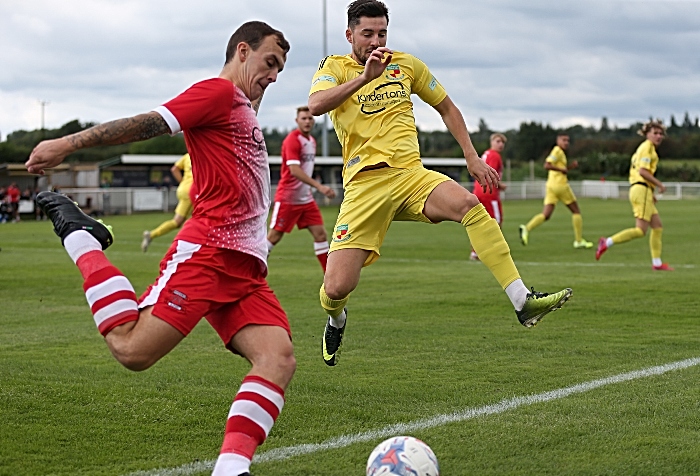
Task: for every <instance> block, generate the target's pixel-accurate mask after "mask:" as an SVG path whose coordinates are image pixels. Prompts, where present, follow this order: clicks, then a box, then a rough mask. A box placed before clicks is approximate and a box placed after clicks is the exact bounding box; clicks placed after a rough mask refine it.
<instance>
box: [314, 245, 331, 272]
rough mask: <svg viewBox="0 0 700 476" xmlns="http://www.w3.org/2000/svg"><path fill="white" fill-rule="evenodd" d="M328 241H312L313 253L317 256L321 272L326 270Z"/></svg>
mask: <svg viewBox="0 0 700 476" xmlns="http://www.w3.org/2000/svg"><path fill="white" fill-rule="evenodd" d="M328 250H329V248H328V243H327V242H325V241H314V253H316V258H318V261H319V263H321V268H323V272H324V273H325V272H326V264H328Z"/></svg>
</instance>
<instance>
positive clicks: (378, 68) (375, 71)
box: [362, 46, 394, 82]
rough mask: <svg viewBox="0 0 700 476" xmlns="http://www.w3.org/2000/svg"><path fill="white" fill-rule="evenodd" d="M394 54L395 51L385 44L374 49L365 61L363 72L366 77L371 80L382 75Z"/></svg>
mask: <svg viewBox="0 0 700 476" xmlns="http://www.w3.org/2000/svg"><path fill="white" fill-rule="evenodd" d="M393 54H394V52H393V51H391V50H390V49H389V48H387V47H385V46H380V47H379V48H377V49H376V50H374V51H372V53H370V55H369V57H368V58H367V61H366V62H365V71H364V72H363V73H362V74H363V75H364V76H365V79H367V81H368V82H369V81H372V80H374V79H377V78H378V77H379V76H381V75H382V73H383V72H384V70H385V69H386V67H387V66H388V65H389V63H390V62H391V58H392V55H393Z"/></svg>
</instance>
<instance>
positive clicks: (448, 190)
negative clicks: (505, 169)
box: [423, 180, 572, 327]
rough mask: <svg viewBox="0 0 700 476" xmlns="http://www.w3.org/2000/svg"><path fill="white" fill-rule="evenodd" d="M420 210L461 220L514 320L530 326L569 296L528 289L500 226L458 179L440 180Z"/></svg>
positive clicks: (434, 216) (435, 216) (566, 291)
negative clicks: (516, 319) (502, 292)
mask: <svg viewBox="0 0 700 476" xmlns="http://www.w3.org/2000/svg"><path fill="white" fill-rule="evenodd" d="M423 214H424V215H425V216H426V217H427V218H429V219H430V220H431V221H433V222H440V221H444V220H452V221H456V222H459V223H462V225H463V226H464V228H465V229H466V231H467V234H468V235H469V240H470V241H471V243H472V246H473V247H474V250H476V252H477V254H478V255H479V258H480V259H481V261H482V262H483V263H484V264H485V265H486V266H487V267H488V268H489V270H490V271H491V273H493V275H494V277H495V278H496V280H497V281H498V282H499V284H500V285H501V287H502V288H503V289H504V291H505V292H506V294H507V295H508V297H509V299H510V300H511V302H512V303H513V307H514V308H515V312H516V315H517V317H518V320H519V321H520V323H521V324H522V325H524V326H525V327H532V326H534V325H535V324H537V322H538V321H539V320H540V319H542V318H543V317H544V316H545V315H546V314H548V313H549V312H551V311H554V310H556V309H559V308H560V307H561V306H562V305H563V304H564V303H565V302H566V301H567V300H568V299H569V298H570V297H571V294H572V291H571V289H570V288H566V289H563V290H562V291H559V292H558V293H555V294H551V295H550V294H547V293H539V292H537V291H535V290H534V288H533V289H531V290H530V291H528V289H527V287H525V284H523V281H522V279H521V278H520V274H519V273H518V270H517V268H516V267H515V263H513V258H511V256H510V248H509V247H508V243H506V240H505V238H504V237H503V233H502V232H501V228H500V227H499V226H498V223H497V222H496V220H494V219H493V218H491V217H490V216H489V214H488V213H487V212H486V209H485V208H484V206H483V205H482V204H481V203H479V200H478V199H477V198H476V197H475V196H474V195H473V194H471V193H469V192H468V191H467V190H465V189H464V188H463V187H462V186H461V185H459V184H458V183H456V182H454V181H452V180H449V181H446V182H442V183H441V184H439V185H438V186H437V187H435V189H434V190H433V191H432V193H431V194H430V196H429V197H428V199H427V200H426V202H425V207H424V209H423Z"/></svg>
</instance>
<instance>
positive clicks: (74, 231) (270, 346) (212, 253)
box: [26, 22, 296, 476]
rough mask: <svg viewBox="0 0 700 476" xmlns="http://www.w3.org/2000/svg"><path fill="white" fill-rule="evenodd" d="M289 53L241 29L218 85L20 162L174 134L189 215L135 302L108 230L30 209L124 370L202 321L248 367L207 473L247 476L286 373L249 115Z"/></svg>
mask: <svg viewBox="0 0 700 476" xmlns="http://www.w3.org/2000/svg"><path fill="white" fill-rule="evenodd" d="M288 51H289V43H287V40H285V38H284V36H283V35H282V33H281V32H279V31H277V30H275V29H273V28H271V27H270V26H269V25H267V24H265V23H262V22H248V23H245V24H243V25H242V26H241V27H240V28H239V29H238V30H236V32H235V33H234V34H233V36H232V37H231V39H230V40H229V44H228V47H227V49H226V62H225V64H224V67H223V70H222V71H221V73H220V75H219V76H218V77H217V78H213V79H208V80H205V81H201V82H199V83H196V84H194V85H193V86H192V87H190V88H189V89H188V90H187V91H185V92H184V93H182V94H180V95H179V96H177V97H176V98H174V99H172V100H171V101H168V102H167V103H165V104H164V105H162V106H159V107H157V108H156V109H155V110H154V111H151V112H149V113H146V114H139V115H137V116H133V117H129V118H125V119H119V120H116V121H111V122H107V123H104V124H101V125H99V126H95V127H92V128H90V129H87V130H85V131H82V132H79V133H77V134H73V135H70V136H66V137H63V138H60V139H55V140H49V141H44V142H41V143H40V144H39V145H38V146H37V147H36V148H35V149H34V151H33V152H32V154H31V156H30V158H29V160H28V161H27V163H26V166H27V169H28V170H29V172H32V173H43V170H44V169H46V168H48V167H53V166H56V165H58V164H59V163H61V161H62V160H63V159H64V158H65V157H66V156H67V155H69V154H70V153H72V152H74V151H76V150H79V149H82V148H86V147H92V146H96V145H111V144H122V143H127V142H133V141H138V140H146V139H150V138H152V137H156V136H159V135H161V134H165V133H170V134H176V133H178V132H180V131H183V132H184V135H185V141H186V143H187V149H188V150H189V152H190V155H191V157H192V164H193V169H194V180H195V187H196V190H197V198H196V201H195V209H194V213H193V216H192V218H191V219H190V220H188V221H187V222H186V223H185V226H184V227H183V228H182V229H181V231H180V232H179V233H178V235H177V237H176V239H175V241H174V242H173V244H172V246H171V247H170V250H169V251H168V253H167V254H166V255H165V257H164V258H163V261H162V262H161V274H160V277H159V278H158V279H157V280H156V282H155V283H154V284H153V285H151V286H150V287H149V288H148V290H147V291H146V292H145V293H144V294H143V296H142V297H141V298H140V300H139V301H138V302H137V299H136V294H135V293H134V289H133V287H132V286H131V284H130V283H129V281H128V280H127V279H126V277H125V276H124V275H123V274H122V273H121V272H120V271H119V270H118V269H117V268H116V267H114V266H113V265H112V264H111V263H110V262H109V261H108V260H107V257H106V256H105V254H104V253H103V250H104V249H106V248H107V247H108V246H109V245H111V244H112V241H113V235H112V233H111V229H110V228H109V227H106V226H105V225H104V224H102V223H100V222H98V221H96V220H94V219H92V218H90V217H89V216H87V215H85V214H84V213H82V211H81V210H80V209H79V208H78V207H77V206H76V205H75V204H74V203H73V202H72V200H70V199H69V198H68V197H65V196H63V195H60V194H57V193H53V192H43V193H40V194H39V195H38V197H37V203H38V204H39V205H40V206H41V207H42V208H43V209H44V211H45V212H46V213H47V215H48V216H49V218H50V219H51V221H52V222H53V224H54V230H55V232H56V234H57V235H59V236H60V237H61V241H62V243H63V246H64V247H65V248H66V251H67V252H68V254H69V256H70V257H71V258H72V259H73V261H75V263H76V265H77V266H78V268H79V269H80V271H81V273H82V275H83V278H84V279H85V283H84V285H83V288H84V290H85V293H86V297H87V300H88V303H89V304H90V308H91V311H92V313H93V317H94V319H95V324H96V325H97V327H98V329H99V331H100V333H102V335H103V336H104V338H105V342H106V344H107V346H108V347H109V349H110V351H111V352H112V354H113V355H114V357H115V358H116V359H117V360H118V361H119V362H120V363H121V364H122V365H124V366H125V367H127V368H129V369H131V370H137V371H138V370H145V369H147V368H149V367H150V366H152V365H153V364H155V363H156V362H157V361H158V360H159V359H160V358H162V357H163V356H165V355H166V354H167V353H168V352H170V351H171V350H172V349H173V348H174V347H175V346H176V345H177V344H178V343H179V342H180V341H181V340H182V339H184V338H185V336H186V335H187V334H188V333H189V332H190V331H191V330H192V329H193V328H194V327H195V325H196V324H197V322H199V320H200V319H201V318H202V316H206V319H207V321H209V323H210V324H211V325H212V327H213V328H214V329H215V330H216V331H217V333H218V334H219V336H220V337H221V339H222V340H223V342H224V344H225V346H226V348H228V349H229V350H231V351H232V352H235V353H237V354H240V355H242V356H243V357H245V358H246V359H248V361H250V363H251V364H252V368H251V370H250V372H249V373H248V375H247V376H246V377H245V378H244V380H243V383H242V385H241V387H240V389H239V391H238V393H237V395H236V397H235V399H234V402H233V405H232V406H231V409H230V411H229V414H228V420H227V424H226V430H225V436H224V442H223V445H222V448H221V453H220V455H219V458H218V460H217V462H216V465H215V467H214V472H213V474H214V475H215V476H224V475H225V476H239V475H249V469H250V463H251V460H252V458H253V454H254V453H255V450H256V448H257V447H258V446H259V445H260V444H262V442H263V441H264V440H265V438H266V437H267V434H268V433H269V431H270V430H271V428H272V426H273V424H274V422H275V420H276V418H277V416H278V415H279V413H280V411H281V410H282V407H283V405H284V390H285V388H286V387H287V385H288V384H289V381H290V380H291V378H292V375H293V374H294V371H295V368H296V361H295V359H294V354H293V350H292V343H291V339H290V330H289V323H288V321H287V316H286V315H285V313H284V311H283V310H282V308H281V306H280V304H279V301H278V300H277V298H276V297H275V295H274V294H273V293H272V290H270V288H269V287H268V285H267V282H266V280H265V276H266V274H267V264H266V259H267V249H266V247H265V232H266V223H267V213H268V210H269V207H270V196H269V187H270V169H269V165H268V160H267V149H266V147H265V140H264V138H263V135H262V130H261V128H260V124H259V123H258V120H257V117H256V111H257V106H258V105H259V101H260V98H261V97H262V94H263V92H264V91H265V89H266V88H267V86H269V85H270V84H271V83H273V82H275V81H276V80H277V75H278V73H279V72H280V71H282V68H283V67H284V63H285V61H286V55H287V52H288Z"/></svg>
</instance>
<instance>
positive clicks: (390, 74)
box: [384, 63, 405, 81]
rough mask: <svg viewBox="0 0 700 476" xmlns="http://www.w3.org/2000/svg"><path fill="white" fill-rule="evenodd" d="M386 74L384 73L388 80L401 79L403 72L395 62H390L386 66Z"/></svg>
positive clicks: (403, 75)
mask: <svg viewBox="0 0 700 476" xmlns="http://www.w3.org/2000/svg"><path fill="white" fill-rule="evenodd" d="M386 72H387V74H385V75H384V77H385V78H386V79H388V80H389V81H401V80H402V79H403V78H404V77H405V74H403V73H402V72H401V68H400V67H399V65H398V64H397V63H392V64H390V65H389V66H387V67H386Z"/></svg>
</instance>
